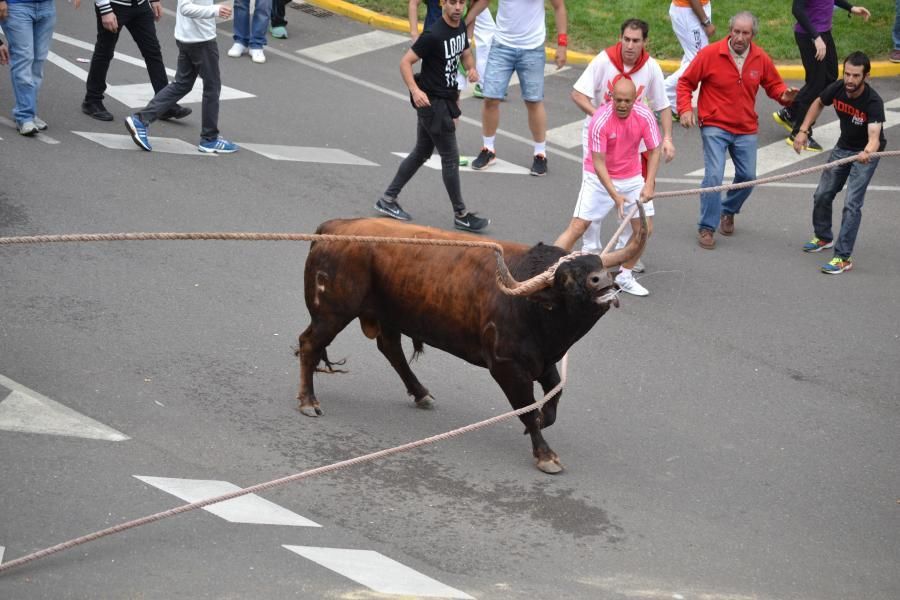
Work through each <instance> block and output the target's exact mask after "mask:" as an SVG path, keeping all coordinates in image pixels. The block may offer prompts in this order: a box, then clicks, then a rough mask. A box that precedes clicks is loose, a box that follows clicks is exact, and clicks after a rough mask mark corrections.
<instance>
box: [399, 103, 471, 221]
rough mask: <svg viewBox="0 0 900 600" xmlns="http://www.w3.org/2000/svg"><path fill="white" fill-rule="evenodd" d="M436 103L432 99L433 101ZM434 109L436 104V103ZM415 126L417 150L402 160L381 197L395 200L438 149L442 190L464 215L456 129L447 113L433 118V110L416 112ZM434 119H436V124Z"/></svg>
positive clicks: (454, 207)
mask: <svg viewBox="0 0 900 600" xmlns="http://www.w3.org/2000/svg"><path fill="white" fill-rule="evenodd" d="M432 102H433V103H435V99H432ZM438 102H454V101H453V100H449V101H447V100H439V101H438ZM435 106H436V103H435ZM416 112H417V113H418V119H417V121H418V123H417V127H416V147H415V148H413V151H412V152H411V153H410V154H409V156H407V157H406V158H405V159H403V162H402V163H400V167H399V168H398V169H397V174H396V175H394V180H393V181H391V184H390V185H389V186H388V189H387V191H385V192H384V195H385V196H386V197H387V198H389V199H391V200H396V199H397V196H399V195H400V190H402V189H403V186H404V185H406V183H407V182H408V181H409V180H410V179H412V176H413V175H415V174H416V171H418V170H419V167H421V166H422V165H423V164H425V161H427V160H428V159H429V158H431V154H432V152H434V149H435V148H437V151H438V153H439V154H440V155H441V174H442V175H443V178H444V187H445V188H447V194H449V195H450V203H451V204H452V205H453V210H454V211H455V212H457V213H460V214H462V213H465V212H466V204H465V203H464V202H463V199H462V191H461V190H460V185H459V146H457V144H456V127H455V125H454V124H453V118H452V117H451V116H450V114H449V113H447V114H443V113H446V111H443V112H442V114H441V115H436V114H435V112H436V111H434V110H427V109H426V110H423V109H417V111H416ZM435 119H439V121H438V122H435Z"/></svg>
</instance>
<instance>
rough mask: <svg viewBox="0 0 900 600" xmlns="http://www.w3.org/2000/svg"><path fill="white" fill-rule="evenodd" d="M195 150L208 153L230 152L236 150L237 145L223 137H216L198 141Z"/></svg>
mask: <svg viewBox="0 0 900 600" xmlns="http://www.w3.org/2000/svg"><path fill="white" fill-rule="evenodd" d="M197 150H199V151H200V152H206V153H208V154H231V153H232V152H237V151H238V145H237V144H234V143H232V142H229V141H228V140H226V139H225V138H218V139H215V140H212V141H209V142H200V145H199V146H197Z"/></svg>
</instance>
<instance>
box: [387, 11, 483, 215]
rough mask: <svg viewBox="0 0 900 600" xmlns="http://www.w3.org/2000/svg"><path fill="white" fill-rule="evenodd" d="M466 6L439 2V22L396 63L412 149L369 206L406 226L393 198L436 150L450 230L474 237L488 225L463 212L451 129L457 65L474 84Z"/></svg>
mask: <svg viewBox="0 0 900 600" xmlns="http://www.w3.org/2000/svg"><path fill="white" fill-rule="evenodd" d="M465 5H466V0H444V2H443V12H442V18H441V20H440V21H438V22H437V23H435V24H434V25H432V26H431V27H430V28H429V29H426V30H425V31H424V32H422V35H420V36H419V37H418V39H416V41H415V43H414V44H413V46H412V48H411V49H409V50H407V51H406V54H404V55H403V58H402V59H401V60H400V74H401V75H402V76H403V82H404V83H406V87H407V88H409V97H410V101H411V102H412V105H413V106H414V107H415V108H416V112H417V113H418V124H417V129H416V147H415V148H413V151H412V152H411V153H410V154H409V156H407V157H406V158H405V159H403V162H402V163H400V167H399V168H398V169H397V174H396V175H394V179H393V181H391V183H390V185H389V186H388V188H387V190H385V192H384V194H383V195H382V196H381V198H379V199H378V201H377V202H375V210H377V211H378V212H380V213H382V214H384V215H387V216H389V217H392V218H394V219H400V220H401V221H409V220H410V219H412V217H411V216H410V214H409V213H408V212H406V211H405V210H403V209H402V208H400V204H399V203H398V202H397V196H398V195H399V194H400V190H402V189H403V186H404V185H406V183H407V182H408V181H409V180H410V179H411V178H412V176H413V175H415V174H416V171H418V170H419V168H420V167H421V166H422V165H423V164H424V163H425V161H427V160H428V159H429V158H431V153H432V152H434V150H435V148H437V151H438V153H439V154H440V156H441V172H442V174H443V179H444V187H445V188H447V194H449V196H450V203H451V204H452V205H453V225H454V227H456V228H457V229H462V230H463V231H474V232H480V231H482V230H484V228H485V227H487V226H488V225H489V224H490V219H484V218H482V217H479V216H477V215H476V214H475V213H472V212H469V211H468V210H466V205H465V203H464V202H463V199H462V192H461V191H460V185H459V146H458V145H457V143H456V123H455V122H454V119H455V118H456V117H458V116H459V115H460V110H459V104H458V100H459V87H458V85H457V81H456V73H457V70H458V69H459V62H460V59H462V62H463V64H464V65H465V67H466V72H467V73H468V79H469V81H471V82H475V81H478V71H476V70H475V59H474V58H473V56H472V51H471V50H469V40H468V38H467V37H466V26H465V25H464V24H463V23H462V21H461V17H462V11H463V8H465ZM420 59H421V60H422V70H421V72H419V73H418V74H417V75H413V70H412V66H413V65H414V64H416V63H417V62H418V61H419V60H420Z"/></svg>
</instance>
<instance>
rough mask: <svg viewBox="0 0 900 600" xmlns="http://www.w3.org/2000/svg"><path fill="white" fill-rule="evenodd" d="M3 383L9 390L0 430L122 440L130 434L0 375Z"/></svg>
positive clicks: (0, 403)
mask: <svg viewBox="0 0 900 600" xmlns="http://www.w3.org/2000/svg"><path fill="white" fill-rule="evenodd" d="M0 386H3V387H4V388H6V389H8V390H10V393H9V394H8V395H7V396H6V398H3V399H0V430H6V431H20V432H23V433H42V434H49V435H64V436H69V437H79V438H87V439H92V440H106V441H110V442H121V441H124V440H127V439H129V437H128V436H127V435H125V434H123V433H121V432H118V431H116V430H115V429H113V428H112V427H107V426H106V425H104V424H103V423H100V422H98V421H95V420H94V419H91V418H90V417H87V416H85V415H83V414H81V413H79V412H77V411H74V410H72V409H71V408H69V407H68V406H64V405H62V404H60V403H59V402H56V401H54V400H51V399H50V398H48V397H46V396H44V395H43V394H40V393H38V392H36V391H34V390H32V389H29V388H27V387H25V386H24V385H22V384H20V383H17V382H15V381H13V380H12V379H10V378H8V377H4V376H3V375H0Z"/></svg>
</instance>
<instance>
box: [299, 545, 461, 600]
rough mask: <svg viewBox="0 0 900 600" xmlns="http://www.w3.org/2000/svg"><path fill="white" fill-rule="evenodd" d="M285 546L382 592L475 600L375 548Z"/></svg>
mask: <svg viewBox="0 0 900 600" xmlns="http://www.w3.org/2000/svg"><path fill="white" fill-rule="evenodd" d="M284 547H285V548H287V549H288V550H290V551H291V552H294V553H296V554H299V555H300V556H302V557H304V558H307V559H309V560H311V561H313V562H315V563H317V564H319V565H321V566H323V567H325V568H326V569H331V570H332V571H335V572H336V573H339V574H341V575H343V576H344V577H346V578H348V579H352V580H353V581H355V582H357V583H359V584H360V585H364V586H366V587H367V588H369V589H370V590H374V591H376V592H378V593H381V594H393V595H399V596H407V597H415V598H460V599H463V600H475V599H474V598H472V596H470V595H468V594H466V593H465V592H461V591H459V590H457V589H454V588H452V587H450V586H447V585H444V584H443V583H441V582H440V581H437V580H435V579H432V578H431V577H428V576H427V575H423V574H422V573H419V572H418V571H416V570H414V569H410V568H409V567H407V566H406V565H403V564H401V563H399V562H397V561H395V560H393V559H390V558H388V557H387V556H385V555H383V554H380V553H378V552H375V551H374V550H351V549H344V548H317V547H314V546H288V545H285V546H284Z"/></svg>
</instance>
